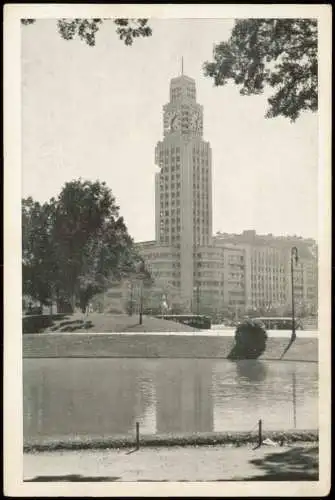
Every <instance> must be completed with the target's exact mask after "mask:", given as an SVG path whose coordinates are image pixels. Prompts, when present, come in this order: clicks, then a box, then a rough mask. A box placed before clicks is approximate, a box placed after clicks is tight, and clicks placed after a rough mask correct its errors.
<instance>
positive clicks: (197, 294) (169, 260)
mask: <svg viewBox="0 0 335 500" xmlns="http://www.w3.org/2000/svg"><path fill="white" fill-rule="evenodd" d="M163 137H164V138H163V140H162V141H159V142H158V144H157V146H156V151H155V162H156V165H157V166H158V168H159V172H157V173H156V177H155V221H156V224H155V228H156V240H155V241H154V242H144V243H139V244H138V249H139V250H140V252H141V253H142V255H143V257H144V258H145V260H146V261H147V264H148V267H149V269H150V270H151V272H152V275H153V277H154V278H155V280H156V283H157V284H159V285H160V287H161V288H162V289H164V288H167V287H173V288H174V290H176V291H177V293H178V294H179V296H180V301H181V302H182V304H183V307H184V309H186V310H192V309H193V310H199V309H200V308H201V309H202V310H204V309H206V308H207V307H208V306H210V307H211V308H213V297H215V299H216V300H215V305H216V307H217V308H220V306H221V302H222V301H223V269H222V266H223V264H222V258H221V256H222V252H221V251H220V249H217V248H214V247H213V246H212V153H211V148H210V145H209V143H208V142H206V141H204V139H203V108H202V106H201V105H200V104H198V103H197V101H196V88H195V81H194V80H193V79H192V78H189V77H188V76H185V75H181V76H179V77H178V78H173V79H172V80H171V84H170V100H169V102H168V103H167V104H165V105H164V106H163ZM220 273H221V274H220Z"/></svg>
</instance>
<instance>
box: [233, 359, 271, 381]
mask: <svg viewBox="0 0 335 500" xmlns="http://www.w3.org/2000/svg"><path fill="white" fill-rule="evenodd" d="M235 364H236V370H237V376H238V378H240V379H246V380H248V381H250V382H263V380H265V379H266V375H267V369H266V364H265V363H264V362H263V361H258V360H257V359H253V360H250V361H246V360H241V361H236V362H235Z"/></svg>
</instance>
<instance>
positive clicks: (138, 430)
mask: <svg viewBox="0 0 335 500" xmlns="http://www.w3.org/2000/svg"><path fill="white" fill-rule="evenodd" d="M139 449H140V424H139V422H136V450H139Z"/></svg>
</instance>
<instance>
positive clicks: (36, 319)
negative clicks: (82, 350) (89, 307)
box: [23, 313, 199, 333]
mask: <svg viewBox="0 0 335 500" xmlns="http://www.w3.org/2000/svg"><path fill="white" fill-rule="evenodd" d="M192 331H193V332H195V331H199V330H198V329H197V328H192V327H190V326H188V325H182V324H180V323H177V322H175V321H167V320H164V319H158V318H153V317H150V316H143V323H142V325H140V324H139V316H138V314H136V315H132V316H128V315H127V314H107V313H90V314H88V315H87V316H86V315H85V314H82V313H73V314H55V315H53V316H52V317H50V316H47V315H43V316H42V315H41V316H25V317H24V318H23V332H24V333H49V332H50V333H52V332H78V333H80V332H89V333H117V332H134V333H135V332H192Z"/></svg>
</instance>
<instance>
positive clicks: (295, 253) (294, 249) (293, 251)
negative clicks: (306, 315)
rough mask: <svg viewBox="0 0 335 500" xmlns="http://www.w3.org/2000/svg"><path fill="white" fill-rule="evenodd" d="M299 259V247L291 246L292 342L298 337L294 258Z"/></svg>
mask: <svg viewBox="0 0 335 500" xmlns="http://www.w3.org/2000/svg"><path fill="white" fill-rule="evenodd" d="M294 258H295V260H296V261H297V260H298V249H297V247H292V248H291V289H292V336H291V340H292V342H293V341H294V340H295V339H296V336H297V335H296V333H295V311H294V265H293V259H294Z"/></svg>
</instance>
